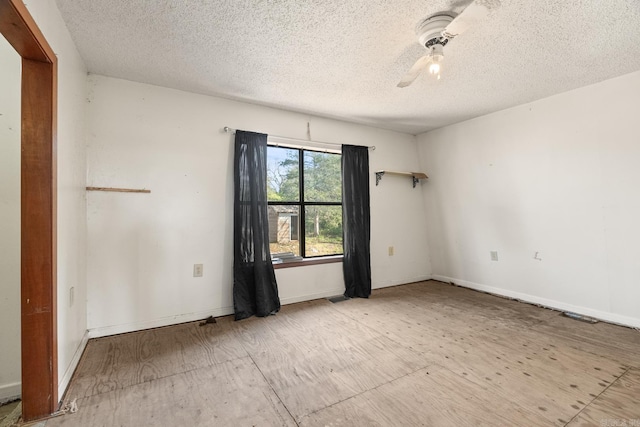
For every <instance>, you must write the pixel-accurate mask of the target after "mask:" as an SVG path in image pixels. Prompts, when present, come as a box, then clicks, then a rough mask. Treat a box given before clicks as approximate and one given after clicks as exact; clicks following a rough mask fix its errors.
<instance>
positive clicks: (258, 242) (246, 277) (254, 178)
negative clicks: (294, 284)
mask: <svg viewBox="0 0 640 427" xmlns="http://www.w3.org/2000/svg"><path fill="white" fill-rule="evenodd" d="M234 172H235V174H234V210H233V245H234V258H233V308H234V311H235V317H236V320H241V319H245V318H247V317H251V316H253V315H256V316H268V315H270V314H275V313H276V312H278V310H280V298H279V297H278V285H277V283H276V275H275V273H274V271H273V264H272V263H271V252H270V251H269V220H268V213H267V135H264V134H260V133H253V132H245V131H240V130H238V131H236V141H235V156H234Z"/></svg>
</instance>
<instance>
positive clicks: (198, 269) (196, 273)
mask: <svg viewBox="0 0 640 427" xmlns="http://www.w3.org/2000/svg"><path fill="white" fill-rule="evenodd" d="M202 270H203V266H202V264H193V277H202Z"/></svg>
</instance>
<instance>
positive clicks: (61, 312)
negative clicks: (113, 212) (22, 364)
mask: <svg viewBox="0 0 640 427" xmlns="http://www.w3.org/2000/svg"><path fill="white" fill-rule="evenodd" d="M27 3H28V4H27V8H28V9H29V12H30V13H31V15H32V16H33V17H34V19H35V21H36V23H37V24H38V26H39V27H40V30H42V32H43V34H44V36H45V37H46V39H47V41H48V42H49V44H50V45H51V47H52V48H53V51H54V52H55V53H56V55H57V57H58V134H57V135H58V147H57V148H58V224H57V227H58V382H59V386H58V390H59V394H60V396H59V397H60V398H62V392H63V391H64V390H65V388H66V386H67V384H68V382H69V380H70V379H71V374H73V370H74V369H75V366H76V364H77V362H78V360H79V357H80V355H81V352H82V350H83V349H84V345H85V344H86V330H87V321H86V318H87V316H86V309H87V308H86V306H87V305H86V235H87V233H86V199H85V185H86V184H85V183H86V107H85V105H86V96H87V70H86V67H85V66H84V63H83V61H82V59H81V58H80V55H79V53H78V51H77V50H76V47H75V44H74V43H73V41H72V40H71V36H70V35H69V32H68V30H67V27H66V25H65V24H64V21H63V20H62V17H61V15H60V12H59V11H58V8H57V6H56V4H55V1H53V0H40V1H37V2H35V1H34V2H27ZM72 288H73V293H74V302H73V304H71V301H70V293H71V289H72Z"/></svg>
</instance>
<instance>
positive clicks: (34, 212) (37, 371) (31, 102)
mask: <svg viewBox="0 0 640 427" xmlns="http://www.w3.org/2000/svg"><path fill="white" fill-rule="evenodd" d="M0 33H1V34H2V35H3V36H4V37H5V38H6V39H7V41H8V42H9V43H10V44H11V45H12V46H13V47H14V49H15V50H16V51H17V52H18V54H19V55H20V56H21V57H22V84H21V88H22V89H21V96H22V102H21V122H22V127H21V130H22V134H21V165H20V171H21V172H20V174H21V211H20V218H21V224H20V227H21V245H20V246H21V273H20V274H21V279H20V281H21V284H20V300H21V301H20V306H21V315H20V317H21V333H22V338H21V339H22V416H23V419H24V420H25V421H30V420H34V419H38V418H42V417H45V416H47V415H50V414H52V413H53V412H55V411H56V410H57V408H58V342H57V319H56V316H57V309H56V299H57V287H56V275H57V274H56V245H57V243H56V211H57V205H56V203H57V201H56V192H57V184H56V174H57V170H56V169H57V165H56V125H57V102H58V101H57V88H58V81H57V59H56V56H55V54H54V52H53V50H52V49H51V46H49V44H48V43H47V40H46V39H45V37H44V35H43V34H42V32H41V31H40V30H39V29H38V26H37V25H36V22H35V21H34V19H33V18H32V17H31V14H30V13H29V12H28V10H27V8H26V7H25V5H24V3H23V2H22V0H0Z"/></svg>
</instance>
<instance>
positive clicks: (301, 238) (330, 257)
mask: <svg viewBox="0 0 640 427" xmlns="http://www.w3.org/2000/svg"><path fill="white" fill-rule="evenodd" d="M267 147H273V148H282V149H287V150H295V151H297V152H298V201H297V202H296V201H269V200H267V206H297V207H298V220H299V222H298V245H299V246H298V248H299V251H300V256H301V257H302V258H303V261H299V262H292V263H283V264H276V265H277V266H285V265H291V266H292V267H293V266H296V265H303V264H307V263H310V261H316V260H323V259H325V260H327V261H325V262H339V261H342V257H343V255H344V242H343V250H342V252H340V253H334V254H324V255H316V256H305V254H306V250H307V248H306V238H307V236H306V228H305V225H306V210H305V208H306V207H307V206H340V212H342V197H341V198H340V201H339V202H306V201H305V198H304V153H305V152H307V151H308V152H313V153H322V154H331V155H335V156H342V153H332V152H328V151H326V150H321V149H316V150H314V149H310V148H306V147H293V146H282V145H280V144H274V143H267ZM267 158H268V155H267ZM342 189H343V185H342V176H341V177H340V194H342ZM334 260H335V261H334ZM325 262H317V264H323V263H325Z"/></svg>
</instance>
